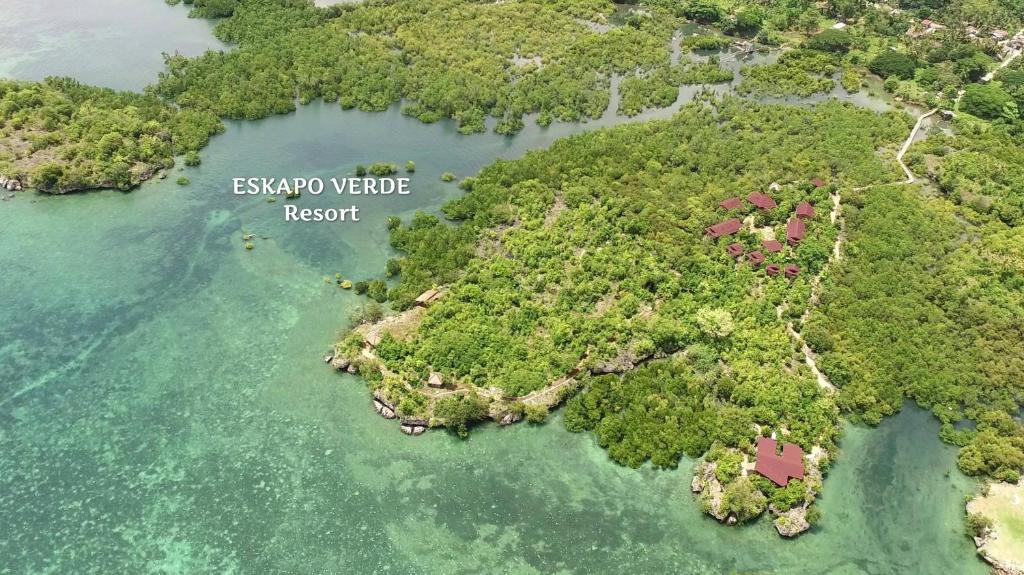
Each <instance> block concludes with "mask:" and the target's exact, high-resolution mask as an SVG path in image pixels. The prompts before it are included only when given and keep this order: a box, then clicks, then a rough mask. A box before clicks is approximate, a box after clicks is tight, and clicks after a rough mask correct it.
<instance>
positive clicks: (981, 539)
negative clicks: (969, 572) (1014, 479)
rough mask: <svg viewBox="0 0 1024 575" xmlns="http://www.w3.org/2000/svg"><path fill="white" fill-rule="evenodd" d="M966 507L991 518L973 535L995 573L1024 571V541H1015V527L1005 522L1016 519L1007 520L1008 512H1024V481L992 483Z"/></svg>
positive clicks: (969, 511) (972, 513) (1018, 574)
mask: <svg viewBox="0 0 1024 575" xmlns="http://www.w3.org/2000/svg"><path fill="white" fill-rule="evenodd" d="M965 507H966V509H965V511H966V513H967V515H968V516H980V517H984V518H985V519H986V520H987V524H985V526H984V527H983V528H982V529H981V532H980V533H978V534H977V535H976V536H974V537H972V539H973V540H974V546H975V547H977V550H978V555H979V556H980V557H981V558H982V559H984V560H985V562H986V563H988V564H989V565H991V566H992V573H993V574H994V575H1024V552H1021V545H1022V544H1024V542H1020V541H1013V540H1012V537H1013V536H1012V529H1008V528H1007V525H1006V524H1005V523H1006V522H1007V521H1010V522H1012V521H1013V520H1012V519H1010V520H1007V518H1006V516H1005V515H1006V514H1008V515H1013V514H1017V515H1019V516H1024V483H1020V484H1009V483H995V484H992V485H988V486H986V487H985V488H984V489H983V491H982V493H981V494H979V495H978V496H976V497H974V498H973V499H971V500H970V501H968V502H967V505H966V506H965ZM1001 515H1003V516H1002V517H1000V516H1001ZM1018 519H1019V518H1018Z"/></svg>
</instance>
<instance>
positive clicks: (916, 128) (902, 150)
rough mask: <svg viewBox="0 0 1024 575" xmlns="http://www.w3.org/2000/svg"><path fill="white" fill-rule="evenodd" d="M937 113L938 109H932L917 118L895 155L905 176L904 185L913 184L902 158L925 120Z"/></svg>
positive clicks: (912, 175)
mask: <svg viewBox="0 0 1024 575" xmlns="http://www.w3.org/2000/svg"><path fill="white" fill-rule="evenodd" d="M938 111H939V109H938V108H934V109H932V110H930V111H928V112H925V113H924V114H921V115H920V116H918V117H917V123H915V124H914V129H912V130H910V135H909V136H907V140H906V141H905V142H903V147H902V148H900V151H899V153H898V154H896V161H897V162H899V163H900V167H901V168H903V173H904V174H906V175H907V180H906V183H908V184H913V183H914V181H915V180H914V172H911V171H910V168H908V167H907V165H906V164H904V163H903V156H904V155H906V153H907V150H909V149H910V146H911V145H912V144H913V143H914V138H916V137H917V133H918V132H919V131H921V125H922V124H924V121H925V119H927V118H929V117H931V116H933V115H935V114H936V113H937V112H938Z"/></svg>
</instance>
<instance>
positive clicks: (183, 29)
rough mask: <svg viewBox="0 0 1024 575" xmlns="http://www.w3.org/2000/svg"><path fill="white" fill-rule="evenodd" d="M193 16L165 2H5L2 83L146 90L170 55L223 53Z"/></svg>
mask: <svg viewBox="0 0 1024 575" xmlns="http://www.w3.org/2000/svg"><path fill="white" fill-rule="evenodd" d="M187 14H188V8H186V7H185V6H184V5H179V6H175V7H169V6H167V5H166V4H165V3H164V2H163V0H3V1H2V2H0V76H7V77H10V78H17V79H19V80H41V79H43V78H45V77H47V76H73V77H75V78H76V79H78V80H80V81H82V82H85V83H87V84H96V85H100V86H108V87H111V88H120V89H132V90H140V89H142V87H143V86H146V85H147V84H152V83H153V81H154V80H155V79H156V74H157V72H159V71H160V70H161V69H162V68H163V57H162V56H161V54H162V53H164V52H167V53H172V54H173V53H174V52H179V53H181V54H186V55H190V56H191V55H198V54H201V53H202V52H203V51H205V50H208V49H220V48H221V47H222V46H223V45H222V44H221V43H220V41H218V40H217V39H216V38H214V37H213V35H212V34H211V29H212V26H211V25H210V23H209V22H207V21H205V20H193V19H189V18H186V15H187Z"/></svg>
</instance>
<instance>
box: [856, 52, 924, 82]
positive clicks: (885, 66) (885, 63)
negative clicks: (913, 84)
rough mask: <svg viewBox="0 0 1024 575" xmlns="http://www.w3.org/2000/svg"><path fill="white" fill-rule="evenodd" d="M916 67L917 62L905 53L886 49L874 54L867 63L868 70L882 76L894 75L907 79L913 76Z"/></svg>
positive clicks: (890, 76)
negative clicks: (876, 54)
mask: <svg viewBox="0 0 1024 575" xmlns="http://www.w3.org/2000/svg"><path fill="white" fill-rule="evenodd" d="M916 69H917V62H916V61H915V60H914V59H913V58H911V57H910V56H907V55H906V54H903V53H900V52H895V51H893V50H886V51H885V52H882V53H881V54H879V55H878V56H876V57H875V58H874V59H873V60H871V62H870V63H869V64H868V70H871V72H872V73H873V74H875V75H877V76H880V77H882V78H892V77H896V78H899V79H901V80H909V79H911V78H913V77H914V70H916Z"/></svg>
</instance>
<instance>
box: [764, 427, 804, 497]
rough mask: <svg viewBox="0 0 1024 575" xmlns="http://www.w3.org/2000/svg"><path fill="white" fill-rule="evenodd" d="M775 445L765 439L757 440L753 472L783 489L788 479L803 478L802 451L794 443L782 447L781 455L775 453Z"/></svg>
mask: <svg viewBox="0 0 1024 575" xmlns="http://www.w3.org/2000/svg"><path fill="white" fill-rule="evenodd" d="M777 445H778V444H777V443H776V442H775V440H774V439H769V438H767V437H759V438H757V461H756V462H755V463H754V471H756V472H757V473H760V474H761V475H764V476H765V477H767V478H768V479H771V480H772V481H773V482H775V484H776V485H778V486H779V487H785V486H786V485H788V484H789V480H790V479H803V478H804V450H803V449H800V446H799V445H797V444H795V443H786V444H783V446H782V455H779V454H778V453H776V451H775V449H776V447H777Z"/></svg>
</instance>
